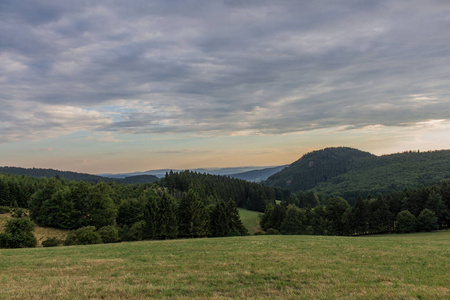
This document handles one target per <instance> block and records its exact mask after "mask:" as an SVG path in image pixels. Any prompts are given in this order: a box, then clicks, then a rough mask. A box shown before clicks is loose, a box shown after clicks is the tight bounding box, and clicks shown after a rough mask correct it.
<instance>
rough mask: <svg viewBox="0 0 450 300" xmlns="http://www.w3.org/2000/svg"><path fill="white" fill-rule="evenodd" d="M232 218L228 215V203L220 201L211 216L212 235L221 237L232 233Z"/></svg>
mask: <svg viewBox="0 0 450 300" xmlns="http://www.w3.org/2000/svg"><path fill="white" fill-rule="evenodd" d="M230 228H231V224H230V219H229V218H228V215H227V209H226V205H225V203H224V202H223V201H219V202H218V203H217V204H216V205H215V206H214V208H213V210H212V212H211V216H210V233H211V236H214V237H221V236H229V234H230Z"/></svg>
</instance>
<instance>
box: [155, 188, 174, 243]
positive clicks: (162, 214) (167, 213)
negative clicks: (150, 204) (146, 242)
mask: <svg viewBox="0 0 450 300" xmlns="http://www.w3.org/2000/svg"><path fill="white" fill-rule="evenodd" d="M158 212H159V213H158V216H157V219H156V225H157V229H156V237H157V238H159V239H174V238H176V237H178V222H177V205H176V203H175V200H174V199H173V198H172V197H171V196H170V195H169V194H168V193H163V194H162V196H161V198H160V201H158Z"/></svg>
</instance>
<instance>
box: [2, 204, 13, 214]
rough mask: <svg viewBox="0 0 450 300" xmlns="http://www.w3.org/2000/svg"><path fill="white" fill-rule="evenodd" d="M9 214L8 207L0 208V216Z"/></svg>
mask: <svg viewBox="0 0 450 300" xmlns="http://www.w3.org/2000/svg"><path fill="white" fill-rule="evenodd" d="M10 212H11V209H10V208H9V206H0V214H9V213H10Z"/></svg>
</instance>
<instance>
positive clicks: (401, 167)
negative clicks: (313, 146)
mask: <svg viewBox="0 0 450 300" xmlns="http://www.w3.org/2000/svg"><path fill="white" fill-rule="evenodd" d="M447 178H450V150H440V151H430V152H404V153H396V154H390V155H383V156H375V155H373V154H370V153H368V152H362V151H359V150H357V149H352V148H345V147H341V148H326V149H323V150H319V151H314V152H311V153H308V154H306V155H304V156H303V157H302V158H300V159H299V160H298V161H296V162H294V163H293V164H291V165H290V166H289V167H288V168H286V169H284V170H282V171H281V172H278V173H276V174H274V175H272V176H270V177H269V178H268V179H267V181H265V183H266V184H269V185H273V186H277V187H286V188H288V189H290V190H291V191H294V192H296V191H299V190H313V191H314V192H319V193H323V194H327V195H334V196H342V197H344V198H345V199H347V200H349V201H350V202H353V200H355V199H356V198H357V197H358V196H359V195H361V196H362V197H365V196H367V195H368V194H369V193H371V194H373V195H376V194H378V193H390V192H394V191H398V190H403V189H404V188H407V187H420V186H422V185H430V184H434V183H438V182H440V181H441V180H444V179H447Z"/></svg>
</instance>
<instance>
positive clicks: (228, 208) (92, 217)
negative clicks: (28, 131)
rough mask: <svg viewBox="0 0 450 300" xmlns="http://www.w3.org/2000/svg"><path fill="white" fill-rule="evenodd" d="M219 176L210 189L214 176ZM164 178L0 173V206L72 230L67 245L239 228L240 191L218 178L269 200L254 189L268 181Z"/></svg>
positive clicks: (228, 232) (237, 231) (238, 231)
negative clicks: (138, 180) (129, 180)
mask: <svg viewBox="0 0 450 300" xmlns="http://www.w3.org/2000/svg"><path fill="white" fill-rule="evenodd" d="M198 178H201V179H202V180H203V181H204V184H203V185H201V186H200V185H199V184H198V182H197V180H198ZM171 179H173V182H174V183H176V184H171V183H170V182H171ZM224 180H225V183H223V182H222V185H220V184H217V185H216V186H217V188H216V189H214V187H213V186H214V185H215V182H216V181H224ZM165 182H166V183H169V184H168V185H167V186H165V185H164V182H163V183H162V184H158V183H151V184H124V183H117V182H114V181H112V182H99V183H91V182H86V181H70V180H66V179H62V178H60V177H52V178H48V179H47V178H34V177H28V176H23V175H21V176H17V175H8V174H0V207H2V210H3V211H5V208H9V209H10V210H11V211H12V212H13V213H14V214H16V215H18V216H23V215H24V214H26V213H25V211H28V212H29V217H30V218H31V220H32V221H33V222H35V223H36V224H38V225H40V226H44V227H54V228H62V229H71V230H74V231H73V233H71V234H69V237H68V240H67V241H66V244H68V245H70V244H85V243H97V242H99V241H102V242H106V241H135V240H143V239H173V238H196V237H219V236H235V235H246V234H248V233H247V230H246V229H245V227H244V226H243V224H242V222H241V220H240V217H239V213H238V210H237V205H236V204H237V200H239V198H238V197H240V196H242V195H240V194H231V195H230V194H229V189H227V190H226V191H225V190H223V189H221V188H223V187H225V186H232V187H233V188H235V189H236V190H239V191H240V190H242V191H245V192H246V193H245V195H244V196H245V197H246V198H245V200H246V201H241V202H243V203H244V202H245V204H249V205H254V207H255V208H258V207H259V208H260V209H261V210H264V209H265V206H266V202H269V201H270V199H272V202H273V203H274V200H273V199H274V198H268V197H266V196H264V197H263V194H262V193H263V192H267V193H268V194H271V193H269V192H268V191H273V190H275V189H274V188H271V187H265V186H261V185H256V184H250V183H248V182H246V181H243V180H237V179H230V178H228V177H223V178H220V176H213V175H199V174H196V173H192V172H188V171H186V172H181V173H180V174H176V175H174V174H173V176H170V175H168V176H167V180H166V181H165ZM249 184H250V187H248V185H249ZM252 185H255V186H252ZM257 187H259V189H257ZM272 193H273V194H274V195H275V192H272ZM261 197H263V198H261ZM273 197H274V196H273ZM248 199H251V200H248ZM254 199H257V201H256V200H254ZM247 200H248V201H247ZM252 201H254V202H252ZM17 211H21V213H17ZM11 226H12V225H11ZM27 228H28V227H27ZM27 234H29V233H27ZM101 234H103V238H102V237H101ZM6 237H11V235H10V233H8V232H4V233H2V236H1V238H0V246H1V245H3V247H10V246H11V245H15V246H18V247H20V246H25V244H20V243H19V244H18V245H17V244H15V243H14V239H12V240H11V239H8V238H6Z"/></svg>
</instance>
